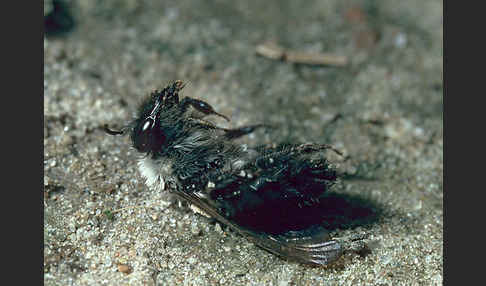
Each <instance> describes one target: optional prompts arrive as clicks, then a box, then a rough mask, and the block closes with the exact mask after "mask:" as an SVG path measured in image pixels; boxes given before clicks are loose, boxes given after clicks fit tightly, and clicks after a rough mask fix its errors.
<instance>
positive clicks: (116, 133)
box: [103, 124, 125, 135]
mask: <svg viewBox="0 0 486 286" xmlns="http://www.w3.org/2000/svg"><path fill="white" fill-rule="evenodd" d="M103 130H104V131H105V132H106V133H108V134H110V135H123V134H124V133H125V132H124V131H123V130H111V129H110V128H108V124H105V125H103Z"/></svg>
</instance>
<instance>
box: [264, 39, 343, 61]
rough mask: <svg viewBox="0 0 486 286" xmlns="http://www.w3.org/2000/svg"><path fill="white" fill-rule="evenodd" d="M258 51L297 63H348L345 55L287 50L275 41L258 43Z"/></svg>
mask: <svg viewBox="0 0 486 286" xmlns="http://www.w3.org/2000/svg"><path fill="white" fill-rule="evenodd" d="M256 53H257V54H258V55H260V56H263V57H266V58H269V59H272V60H281V61H286V62H290V63H297V64H307V65H326V66H335V67H343V66H345V65H347V64H348V59H347V57H345V56H339V55H334V54H324V53H307V52H299V51H290V50H285V49H284V48H282V47H279V46H277V45H276V44H274V43H264V44H261V45H258V46H257V47H256Z"/></svg>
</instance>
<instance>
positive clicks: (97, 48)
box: [44, 0, 443, 285]
mask: <svg viewBox="0 0 486 286" xmlns="http://www.w3.org/2000/svg"><path fill="white" fill-rule="evenodd" d="M298 3H300V5H299V4H298ZM303 3H304V1H292V0H288V1H287V0H286V1H277V0H274V1H257V0H254V1H188V0H179V1H137V0H125V1H94V0H93V1H92V0H83V1H78V2H74V3H72V2H70V6H69V9H70V13H72V15H73V18H74V26H73V29H72V30H70V31H67V32H66V33H64V34H60V35H54V36H50V34H49V35H46V37H45V38H44V194H45V200H44V206H45V211H44V282H45V284H46V285H220V284H223V285H437V284H442V276H443V200H442V199H443V120H442V115H443V113H442V108H443V14H442V7H443V3H442V1H435V0H430V1H419V0H410V1H399V0H393V1H391V0H390V1H371V0H369V1H349V0H347V1H340V0H335V1H317V0H316V1H311V0H309V1H305V5H304V4H303ZM49 9H52V8H51V7H47V10H46V13H48V12H49ZM267 41H273V42H276V43H278V44H279V45H281V46H283V47H286V48H289V49H293V50H298V51H304V52H324V53H331V54H334V55H340V56H346V57H347V58H348V60H349V64H348V65H347V66H345V67H333V66H324V67H321V66H308V65H299V64H292V63H288V62H283V61H275V60H271V59H267V58H264V57H261V56H258V55H256V53H255V47H256V46H257V45H258V44H260V43H263V42H267ZM175 79H181V80H184V81H186V82H187V83H188V84H187V86H186V88H185V89H184V91H183V95H190V96H193V97H196V98H200V99H203V100H206V101H207V102H209V103H211V104H212V105H213V106H214V107H215V109H216V110H217V111H218V112H220V113H223V114H225V115H228V116H230V117H231V122H229V123H227V122H225V121H223V120H219V119H214V122H215V123H217V124H219V125H221V126H226V127H235V126H239V125H243V124H251V123H259V122H265V123H268V124H272V125H275V126H277V127H278V128H277V129H276V130H273V131H271V132H266V131H263V130H261V131H258V132H256V133H255V134H253V135H251V136H248V137H247V138H245V139H241V140H240V141H241V143H246V144H250V145H256V144H262V143H269V142H282V141H291V142H298V143H301V142H317V143H328V144H332V145H334V146H335V147H336V148H338V149H340V150H341V151H342V152H344V154H345V156H344V157H339V156H336V155H332V154H330V155H329V156H330V158H331V159H332V160H334V162H335V163H336V164H337V165H338V166H339V168H340V169H341V170H343V172H346V173H347V174H350V175H349V176H346V177H344V178H342V180H341V181H340V182H339V183H338V184H337V185H336V186H335V187H334V189H333V190H332V195H331V198H330V199H331V200H334V201H333V202H336V203H341V204H342V205H340V206H342V209H343V211H342V212H341V213H340V215H341V216H342V218H343V222H342V223H338V224H336V223H334V224H333V223H329V225H328V227H329V229H330V230H331V236H332V237H333V238H335V239H336V240H339V241H341V242H342V243H343V245H344V246H345V249H346V251H345V254H344V255H343V257H342V258H341V259H340V260H338V262H336V263H335V264H333V265H330V266H328V267H309V266H306V265H302V264H298V263H295V262H289V261H286V260H283V259H280V258H278V257H276V256H274V255H272V254H270V253H268V252H266V251H264V250H262V249H260V248H258V247H255V246H254V245H253V244H252V243H250V242H248V241H247V240H246V239H245V238H244V237H241V236H240V235H238V234H236V233H234V232H233V231H231V230H229V229H227V228H226V227H224V226H221V225H219V224H217V223H215V222H214V221H211V220H209V219H207V218H205V217H202V216H199V215H197V214H194V213H193V212H192V211H191V210H190V209H189V208H188V207H187V206H186V205H184V204H181V205H180V204H178V203H173V202H172V201H171V200H169V198H168V197H167V196H166V194H163V193H157V192H154V191H151V190H149V189H148V188H147V187H145V185H144V183H143V181H142V179H141V177H140V175H139V173H138V170H137V166H136V160H137V158H138V154H137V152H136V151H135V150H134V149H132V148H131V147H130V142H129V139H128V138H126V137H112V136H107V135H106V134H105V133H103V132H102V130H101V129H100V126H102V125H103V124H105V123H108V124H110V125H111V126H114V127H120V126H122V125H123V124H125V123H126V122H127V121H128V120H130V119H131V118H132V116H133V112H134V111H135V109H136V107H137V104H138V103H139V102H140V100H141V99H142V98H143V97H144V96H146V95H147V94H148V93H149V92H150V91H151V90H153V89H156V88H162V87H164V86H165V85H166V84H167V83H168V82H169V81H171V80H175Z"/></svg>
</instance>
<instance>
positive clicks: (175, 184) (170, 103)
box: [105, 80, 342, 265]
mask: <svg viewBox="0 0 486 286" xmlns="http://www.w3.org/2000/svg"><path fill="white" fill-rule="evenodd" d="M183 87H184V84H183V82H182V81H180V80H177V81H174V82H172V83H171V84H169V85H168V86H166V87H165V88H164V89H162V90H156V91H154V92H152V93H151V94H150V96H148V97H147V98H146V99H145V100H144V101H143V102H142V103H141V105H140V107H139V109H138V113H137V117H136V118H135V119H134V120H133V121H132V122H130V123H129V124H127V125H126V126H124V127H123V128H122V129H121V130H112V129H109V128H108V126H107V125H105V131H106V132H107V133H108V134H111V135H122V134H126V133H129V135H130V138H131V142H132V144H133V147H134V148H135V149H136V150H138V152H140V153H141V155H142V156H141V158H140V159H139V161H138V168H139V171H140V174H141V176H142V177H143V178H144V179H145V182H146V185H147V186H148V187H149V188H151V189H153V190H156V191H161V192H162V191H168V192H170V193H173V194H175V195H176V196H177V197H179V198H181V199H183V200H185V201H188V202H189V203H190V204H191V205H192V206H193V207H194V208H195V209H197V210H199V211H200V212H202V214H204V215H206V216H209V217H212V218H214V219H216V220H217V221H219V222H221V223H222V224H224V225H227V226H229V227H230V228H232V229H233V230H235V231H236V232H238V233H240V234H241V235H243V236H244V237H246V238H247V239H248V240H250V241H252V242H253V243H254V244H256V245H257V246H259V247H261V248H263V249H265V250H267V251H269V252H271V253H273V254H276V255H278V256H280V257H282V258H285V259H289V260H294V261H298V262H301V263H306V264H314V265H326V264H328V263H330V262H332V261H335V260H336V259H337V258H339V257H340V256H341V254H342V249H341V245H340V244H339V243H338V242H337V241H334V240H332V239H331V238H330V235H329V232H328V231H327V230H326V229H324V228H323V227H321V226H320V225H319V223H320V221H319V219H318V218H319V215H318V213H317V212H318V211H319V209H318V208H313V206H314V205H316V204H317V203H318V202H319V199H321V197H322V194H323V193H325V192H326V191H327V190H328V189H329V188H330V187H331V186H332V185H334V184H335V182H336V180H337V177H338V176H337V172H336V170H335V169H334V167H333V166H332V165H331V163H330V162H329V161H328V160H327V159H326V158H325V157H324V155H323V151H324V150H326V149H332V150H334V151H335V152H337V153H339V151H337V150H335V149H333V148H332V146H329V145H322V144H309V143H308V144H272V145H271V146H267V145H262V146H256V147H253V148H249V147H247V146H246V145H240V144H237V143H235V141H234V139H237V138H240V137H242V136H244V135H247V134H250V133H252V132H254V131H255V130H256V129H258V128H261V127H264V125H263V124H256V125H248V126H242V127H238V128H234V129H229V128H223V127H218V126H216V125H215V124H213V123H211V122H209V121H207V120H205V119H204V118H205V117H206V116H210V115H215V116H219V117H222V118H224V119H225V120H228V121H229V118H228V117H226V116H225V115H222V114H220V113H217V112H216V111H215V110H214V108H213V107H212V106H211V105H209V104H208V103H206V102H204V101H202V100H199V99H195V98H191V97H184V98H182V99H180V98H179V92H180V91H181V90H182V89H183Z"/></svg>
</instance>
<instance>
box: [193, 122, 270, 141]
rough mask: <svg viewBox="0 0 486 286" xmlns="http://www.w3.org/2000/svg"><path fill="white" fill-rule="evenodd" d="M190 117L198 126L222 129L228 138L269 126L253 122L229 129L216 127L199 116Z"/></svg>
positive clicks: (238, 136) (234, 137)
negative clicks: (253, 123)
mask: <svg viewBox="0 0 486 286" xmlns="http://www.w3.org/2000/svg"><path fill="white" fill-rule="evenodd" d="M191 119H192V120H193V121H194V122H196V124H198V125H199V126H203V127H205V128H208V129H216V130H222V131H224V132H225V134H224V136H225V137H226V138H227V139H229V140H231V139H236V138H240V137H242V136H245V135H248V134H250V133H252V132H253V131H255V130H256V129H258V128H260V127H269V126H268V125H265V124H255V125H248V126H242V127H238V128H235V129H229V128H223V127H218V126H216V125H214V124H213V123H211V122H209V121H206V120H204V119H200V118H199V119H197V118H191Z"/></svg>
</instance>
